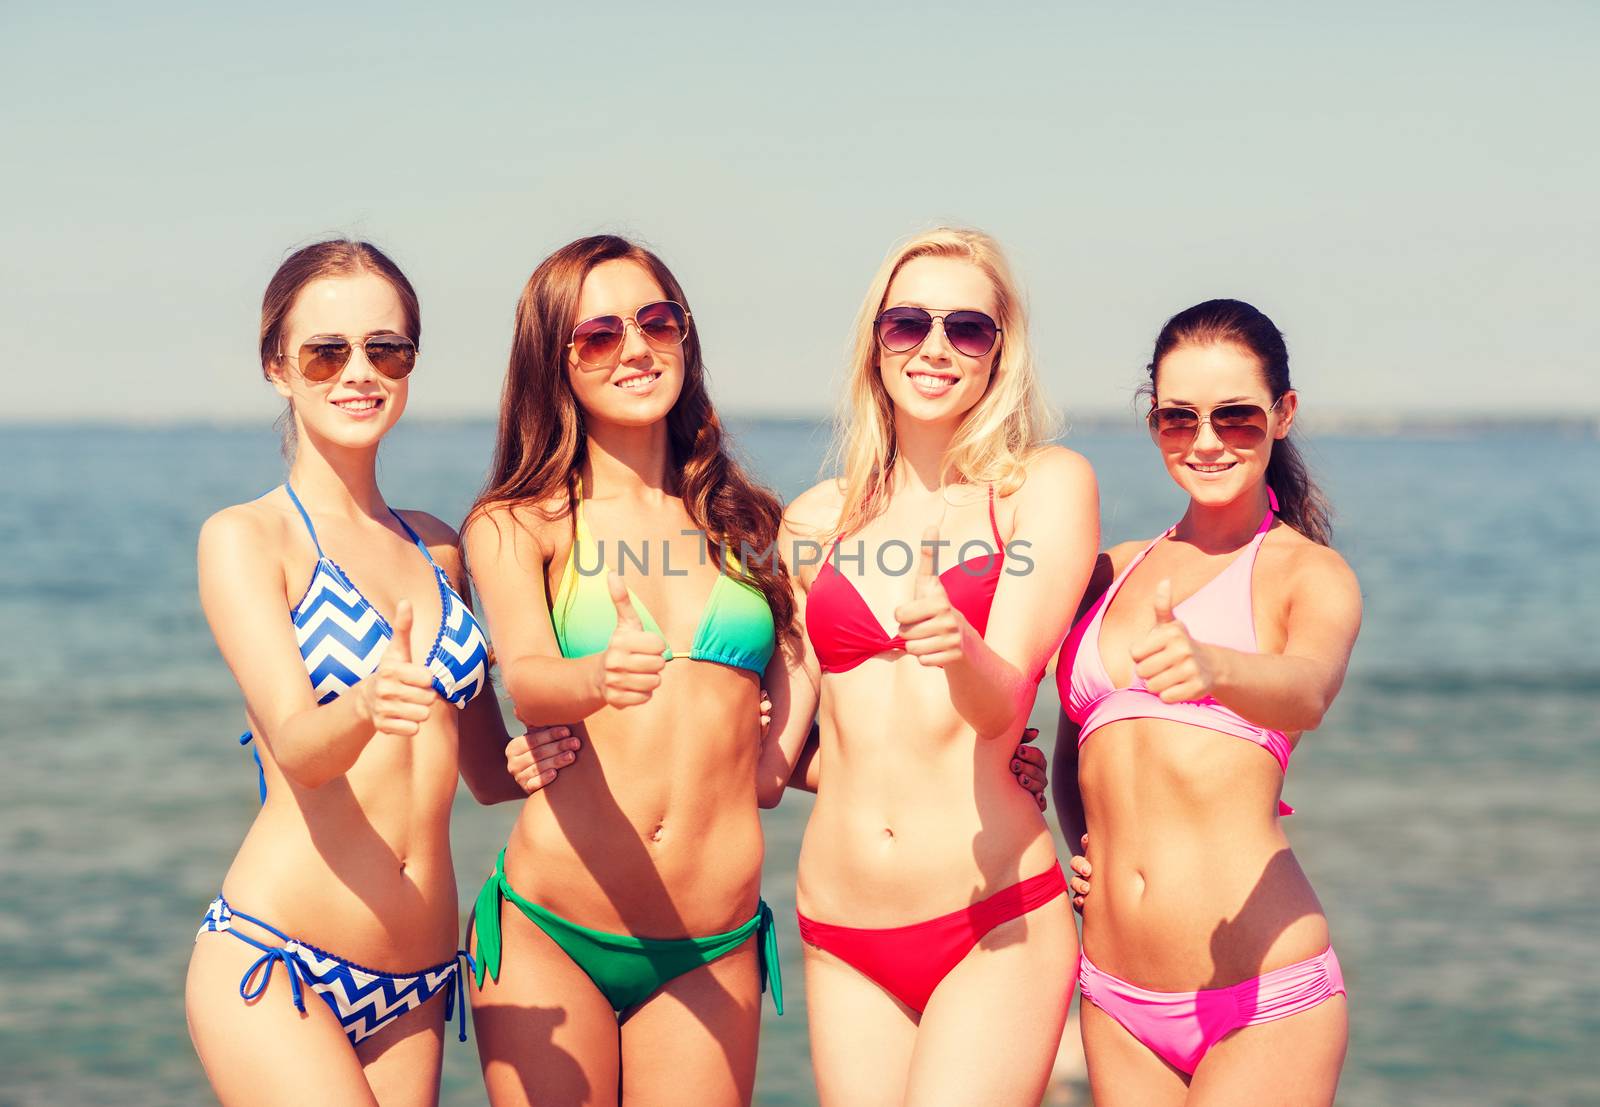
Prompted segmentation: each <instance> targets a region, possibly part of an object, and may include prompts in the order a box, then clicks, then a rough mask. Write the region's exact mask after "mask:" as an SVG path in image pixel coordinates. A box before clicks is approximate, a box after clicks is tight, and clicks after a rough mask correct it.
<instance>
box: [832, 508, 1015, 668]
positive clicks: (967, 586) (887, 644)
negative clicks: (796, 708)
mask: <svg viewBox="0 0 1600 1107" xmlns="http://www.w3.org/2000/svg"><path fill="white" fill-rule="evenodd" d="M989 527H990V529H992V530H993V531H994V543H995V548H994V549H993V550H991V551H990V552H989V553H987V554H983V555H980V556H978V557H973V558H968V559H967V560H966V561H963V562H961V563H960V564H959V565H953V566H951V567H950V568H948V569H946V570H945V571H944V572H942V573H940V574H939V583H940V584H942V585H944V590H945V594H946V595H948V596H949V597H950V605H951V606H952V607H954V608H955V609H956V610H957V611H959V612H961V614H962V615H964V616H965V617H966V620H967V622H968V623H970V624H972V629H973V630H976V631H977V632H978V633H979V634H980V635H982V634H983V633H984V632H985V631H986V630H987V629H988V627H989V609H990V608H991V607H992V606H994V590H995V588H996V587H997V586H998V585H999V583H1000V571H1001V568H1002V566H1004V564H1005V557H1006V553H1005V550H1006V544H1005V542H1004V541H1002V540H1001V538H1000V525H999V524H998V523H997V522H996V521H995V517H994V486H993V485H990V486H989ZM838 559H839V540H838V539H835V540H834V543H833V549H832V551H831V552H830V553H829V554H828V560H827V561H825V562H824V563H823V565H822V568H821V569H819V570H817V576H816V579H815V580H813V581H812V582H811V589H810V591H809V592H807V593H806V634H807V636H808V637H810V639H811V647H812V649H814V650H816V653H817V661H818V662H820V663H821V666H822V671H823V672H825V673H844V672H849V671H850V670H851V669H854V668H855V667H856V666H857V665H859V664H861V663H862V662H863V661H865V660H867V659H868V658H869V657H877V656H878V655H879V654H882V653H889V652H891V651H893V650H901V649H904V648H905V645H906V641H905V639H904V638H901V637H900V636H899V635H898V634H897V635H894V636H893V637H890V636H889V635H888V634H887V633H886V632H885V631H884V629H883V627H882V626H880V625H879V624H878V618H877V616H876V615H874V614H873V613H872V609H871V608H869V607H868V606H867V601H866V600H864V599H862V598H861V593H860V592H858V591H856V586H855V585H854V584H851V583H850V578H849V577H847V576H845V575H844V574H842V573H840V572H839V570H838V569H837V568H836V566H837V564H838Z"/></svg>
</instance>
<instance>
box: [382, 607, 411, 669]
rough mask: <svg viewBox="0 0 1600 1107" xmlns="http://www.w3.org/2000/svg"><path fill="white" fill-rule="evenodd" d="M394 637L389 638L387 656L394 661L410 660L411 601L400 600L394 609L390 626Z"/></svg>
mask: <svg viewBox="0 0 1600 1107" xmlns="http://www.w3.org/2000/svg"><path fill="white" fill-rule="evenodd" d="M390 629H391V630H393V631H394V637H393V638H391V639H390V640H389V650H388V656H389V657H391V658H393V659H394V660H396V661H404V662H407V663H409V662H410V661H411V601H410V600H401V601H400V603H399V605H398V606H397V607H396V608H395V609H394V623H393V624H392V625H391V627H390Z"/></svg>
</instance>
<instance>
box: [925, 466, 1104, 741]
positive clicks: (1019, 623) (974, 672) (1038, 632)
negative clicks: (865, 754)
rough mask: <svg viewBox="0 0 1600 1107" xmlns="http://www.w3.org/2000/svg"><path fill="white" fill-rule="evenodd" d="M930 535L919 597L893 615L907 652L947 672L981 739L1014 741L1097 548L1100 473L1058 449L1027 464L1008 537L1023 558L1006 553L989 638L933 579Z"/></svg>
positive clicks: (962, 709) (962, 708) (963, 714)
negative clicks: (958, 608)
mask: <svg viewBox="0 0 1600 1107" xmlns="http://www.w3.org/2000/svg"><path fill="white" fill-rule="evenodd" d="M930 538H932V539H937V535H924V537H923V542H924V545H923V558H924V563H923V566H922V567H921V569H920V570H919V578H918V585H917V588H918V596H917V597H916V598H914V599H913V600H912V601H911V603H909V604H903V605H902V606H901V607H900V608H899V609H898V610H896V612H895V617H896V618H897V619H899V620H900V623H901V626H900V633H901V634H902V635H903V636H905V638H906V652H907V653H911V654H914V655H915V656H917V657H918V659H919V660H920V661H921V662H922V663H923V664H924V665H937V666H938V667H941V668H943V669H944V671H945V676H946V679H947V680H948V681H949V684H950V698H951V702H952V703H953V704H954V705H955V708H956V710H957V711H958V712H959V713H960V715H961V717H962V718H964V719H965V720H966V721H967V722H968V723H969V724H970V725H971V726H972V728H973V729H974V730H975V731H977V733H978V735H979V736H980V737H983V738H996V737H1015V735H1016V733H1017V728H1018V724H1019V722H1020V721H1021V720H1022V719H1023V718H1025V717H1026V716H1027V713H1028V712H1029V710H1031V708H1032V707H1033V700H1034V695H1035V693H1036V692H1037V690H1038V681H1037V676H1038V674H1040V673H1042V672H1043V671H1044V668H1045V662H1046V660H1047V659H1048V657H1049V655H1050V653H1051V651H1052V650H1053V649H1055V648H1056V646H1058V645H1059V644H1060V642H1061V638H1062V628H1064V627H1065V626H1066V625H1067V620H1068V619H1069V618H1070V616H1071V614H1072V611H1073V609H1074V607H1075V606H1076V604H1077V601H1078V598H1079V597H1080V596H1082V595H1083V590H1084V585H1085V584H1087V583H1088V580H1089V573H1090V570H1091V569H1092V568H1093V566H1094V561H1095V552H1096V551H1097V550H1098V549H1099V548H1100V510H1099V494H1098V491H1097V490H1096V488H1095V480H1094V472H1093V470H1091V469H1090V468H1089V463H1088V462H1086V461H1085V460H1084V459H1083V458H1081V457H1079V456H1078V455H1077V454H1074V453H1072V452H1071V451H1069V450H1063V449H1059V448H1052V449H1050V450H1046V451H1043V452H1042V453H1041V454H1039V455H1038V456H1037V457H1035V458H1034V459H1033V460H1032V461H1031V462H1030V465H1029V473H1028V479H1027V480H1026V481H1025V482H1024V483H1023V486H1022V488H1021V489H1019V490H1018V492H1017V505H1016V510H1015V527H1014V529H1013V534H1012V537H1011V541H1010V546H1011V548H1012V549H1013V550H1016V551H1018V554H1019V556H1018V557H1017V558H1015V559H1013V558H1009V557H1008V558H1007V561H1006V568H1005V570H1004V571H1003V572H1002V574H1001V578H1000V584H999V586H998V588H997V589H996V590H995V598H994V605H993V607H992V608H991V609H990V613H989V625H988V631H987V633H986V634H985V635H982V636H980V635H979V634H978V633H977V631H976V630H975V629H974V628H973V627H972V625H971V624H970V623H968V622H967V621H966V619H965V617H963V616H962V615H961V613H960V612H959V611H956V610H955V609H954V608H953V607H952V606H951V605H950V603H949V599H948V597H946V596H945V595H944V589H943V586H942V585H940V584H939V582H938V579H937V577H935V576H933V575H932V568H933V566H932V563H931V559H930V555H929V552H928V543H929V540H930ZM1014 566H1015V567H1016V568H1014ZM1018 570H1025V571H1018Z"/></svg>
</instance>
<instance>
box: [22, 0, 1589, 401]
mask: <svg viewBox="0 0 1600 1107" xmlns="http://www.w3.org/2000/svg"><path fill="white" fill-rule="evenodd" d="M1597 41H1600V5H1594V4H1592V3H1586V2H1578V0H1572V2H1561V0H1528V2H1526V3H1519V4H1516V5H1510V4H1483V3H1478V2H1475V0H1472V2H1462V3H1413V2H1409V0H1399V2H1394V3H1373V2H1369V0H1352V2H1350V3H1345V4H1341V5H1327V4H1317V5H1311V4H1298V3H1283V2H1260V3H1257V2H1250V3H1229V2H1218V3H1210V4H1207V5H1204V6H1203V7H1202V6H1198V5H1193V4H1189V3H1177V2H1168V3H1161V4H1153V3H1127V4H1106V3H1096V4H1081V3H1053V4H1041V5H1025V4H1006V3H991V4H966V5H955V4H948V3H917V4H908V3H896V4H887V3H866V2H860V0H857V2H855V3H836V2H833V0H819V2H815V3H809V4H805V5H758V4H748V5H747V4H741V5H732V4H727V5H696V4H671V5H668V4H637V3H622V2H619V3H607V4H600V3H591V4H568V5H564V6H559V7H558V6H556V5H545V4H538V3H535V4H528V3H518V4H487V5H477V6H461V7H457V8H452V9H450V10H446V9H445V8H444V6H440V5H433V6H430V9H429V10H426V11H421V10H419V11H417V12H415V13H411V12H407V11H406V10H404V8H403V6H402V5H397V4H392V3H388V4H366V5H328V6H324V5H322V4H304V3H300V2H298V0H285V2H282V3H276V4H273V5H218V4H203V5H202V4H171V3H161V2H158V0H157V2H150V3H144V4H139V5H115V6H111V5H100V6H98V8H97V6H95V5H85V6H71V5H51V6H46V5H44V4H42V3H33V4H23V3H17V2H15V0H0V95H3V102H4V103H5V104H6V109H5V111H4V112H3V113H0V144H3V145H0V150H3V151H4V158H3V160H4V166H5V168H4V171H3V172H0V293H3V295H0V343H3V346H0V354H3V358H0V379H3V381H4V389H3V392H0V421H4V420H49V421H57V420H74V419H91V420H105V419H119V420H120V419H127V420H134V421H140V422H155V423H161V422H169V421H191V420H216V421H230V422H231V421H246V422H248V421H252V420H260V421H262V422H263V423H265V422H268V421H270V420H271V419H272V418H273V417H274V416H275V415H276V413H277V411H278V409H279V402H278V400H277V397H276V396H275V395H274V394H273V393H272V392H271V390H270V389H269V388H268V387H267V385H266V384H265V383H264V382H262V380H261V378H260V366H259V361H258V360H257V359H256V353H255V342H256V332H257V326H258V318H259V310H260V302H261V294H262V292H263V290H264V289H265V286H266V282H267V280H268V278H269V277H270V276H271V274H272V272H273V270H274V269H275V268H276V266H277V264H278V263H279V262H280V261H281V260H282V259H283V257H284V256H285V255H286V254H287V253H288V252H290V251H291V250H292V249H293V248H295V247H298V246H301V245H304V244H306V243H309V242H312V241H316V240H318V239H320V238H324V237H328V236H331V235H339V234H348V235H354V236H358V237H363V238H369V239H371V240H372V241H374V242H376V243H377V244H378V245H380V246H381V247H382V248H383V249H384V250H386V251H387V252H389V253H390V254H391V256H393V257H394V258H395V259H396V260H397V261H398V262H399V263H400V265H401V266H402V267H403V268H404V269H405V270H406V272H407V274H408V275H409V276H410V277H411V279H412V281H413V282H414V284H415V285H416V287H417V289H418V292H419V293H420V295H421V299H422V308H423V341H422V350H423V356H422V359H421V360H420V361H419V364H418V369H417V372H416V375H415V377H414V378H413V386H412V393H411V401H410V407H409V409H408V410H409V412H410V413H411V416H408V417H416V416H418V415H420V416H422V417H438V418H459V417H491V416H493V414H494V412H495V408H496V405H497V403H498V398H499V392H500V385H501V381H502V379H503V376H504V373H505V364H506V356H507V351H508V348H509V342H510V333H511V317H512V311H513V308H514V305H515V303H516V299H517V296H518V294H519V292H520V290H521V287H522V284H523V282H524V281H525V280H526V279H527V277H528V275H529V273H531V272H532V270H533V268H534V266H535V265H536V264H537V263H538V262H539V260H540V259H541V258H542V257H544V256H545V255H546V254H547V253H549V252H550V251H551V250H553V249H555V248H556V247H558V246H560V245H561V244H563V243H565V242H567V241H569V240H570V239H572V238H575V237H578V236H580V235H583V234H589V233H594V232H597V231H614V232H619V233H623V234H627V235H629V236H632V237H636V238H638V239H640V240H641V241H643V242H645V243H646V244H648V245H650V246H652V247H653V248H655V249H656V250H657V251H658V252H659V253H660V254H661V255H662V257H663V258H664V259H665V260H666V262H667V264H668V265H669V266H671V267H672V269H673V270H674V272H675V273H676V274H677V275H678V277H679V279H680V281H681V282H682V283H683V285H684V286H685V289H686V290H687V294H688V298H689V300H690V305H691V307H692V309H693V311H694V318H695V322H696V325H697V326H699V328H700V330H701V335H702V339H703V342H704V345H705V349H706V353H707V359H708V367H709V371H710V375H711V381H712V389H713V396H714V398H715V400H716V402H717V403H718V405H719V408H720V409H722V410H723V411H724V412H726V413H730V414H746V415H748V414H759V413H770V414H811V413H816V412H822V411H826V410H830V409H831V408H832V407H833V406H834V402H835V398H836V396H837V394H838V391H839V388H840V383H841V381H842V374H843V368H844V362H845V350H846V347H847V344H848V342H849V338H850V335H849V331H850V326H851V321H852V318H853V316H854V314H855V311H856V310H857V308H858V306H859V301H860V297H861V296H862V295H863V294H864V292H865V290H866V287H867V284H868V282H869V281H870V279H871V277H872V275H873V273H874V271H875V270H876V268H877V266H878V265H879V263H880V262H881V261H882V259H883V257H884V255H885V254H886V253H887V251H888V250H889V248H890V247H891V245H892V244H893V243H894V242H895V241H896V240H898V239H900V238H903V237H904V236H906V235H908V234H911V233H914V232H916V231H918V230H921V229H925V228H927V227H929V226H933V225H937V224H939V223H946V222H954V223H959V224H963V225H969V226H976V227H979V228H982V229H984V230H986V231H988V232H990V233H991V234H993V235H995V236H996V237H997V238H998V239H999V240H1000V242H1001V243H1002V244H1003V246H1004V247H1005V248H1006V250H1007V252H1008V254H1009V255H1010V257H1011V259H1012V262H1013V265H1014V267H1015V268H1016V270H1017V273H1018V275H1019V277H1020V278H1021V281H1022V284H1023V285H1024V288H1025V290H1026V293H1027V298H1028V301H1029V304H1030V305H1031V311H1032V323H1033V337H1034V343H1035V349H1036V351H1037V358H1038V365H1039V372H1040V375H1041V378H1042V380H1043V382H1044V385H1045V389H1046V392H1047V394H1048V396H1049V397H1050V399H1051V401H1052V402H1053V403H1054V404H1055V406H1056V407H1057V408H1059V409H1061V410H1062V411H1064V412H1065V413H1066V414H1067V415H1068V417H1069V418H1070V417H1071V416H1072V415H1073V414H1074V413H1080V414H1085V415H1090V414H1098V413H1106V412H1126V411H1129V410H1130V403H1131V396H1132V392H1133V389H1134V387H1135V386H1136V385H1137V384H1138V383H1139V380H1140V374H1141V367H1142V366H1143V364H1144V363H1145V362H1146V361H1147V360H1148V357H1149V349H1150V344H1151V342H1152V340H1153V338H1154V336H1155V334H1156V332H1157V331H1158V330H1159V329H1160V326H1161V324H1162V322H1163V321H1164V320H1165V319H1166V318H1167V317H1168V316H1170V315H1172V314H1173V313H1175V312H1176V311H1178V310H1180V309H1182V308H1184V307H1187V306H1189V305H1190V304H1193V303H1196V302H1198V301H1200V300H1203V299H1209V298H1211V297H1215V296H1234V297H1239V298H1242V299H1246V300H1249V301H1250V302H1252V303H1254V304H1256V305H1257V306H1258V307H1260V308H1262V309H1263V310H1264V311H1266V312H1267V313H1268V314H1269V315H1270V316H1271V317H1272V318H1273V319H1274V320H1276V322H1277V323H1278V325H1279V326H1280V327H1281V328H1282V329H1283V331H1284V332H1285V334H1286V335H1287V337H1288V340H1289V346H1290V351H1291V357H1292V363H1291V364H1292V371H1293V376H1294V383H1295V384H1296V385H1297V386H1298V388H1299V390H1300V392H1301V399H1302V410H1303V413H1304V414H1305V416H1306V417H1307V418H1308V419H1312V420H1314V418H1315V414H1316V413H1317V412H1318V411H1323V412H1330V413H1342V414H1353V415H1377V416H1389V415H1395V414H1405V415H1417V414H1421V415H1455V414H1491V415H1493V414H1513V415H1525V414H1526V415H1535V414H1546V413H1566V414H1573V413H1577V414H1581V415H1597V416H1600V389H1596V388H1594V387H1593V385H1592V382H1593V381H1594V379H1595V376H1596V369H1597V367H1600V365H1597V361H1600V359H1597V355H1596V349H1597V346H1600V343H1597V341H1596V340H1597V339H1600V322H1597V320H1600V310H1597V307H1596V294H1597V291H1600V204H1597V202H1596V198H1597V197H1600V143H1597V142H1596V141H1595V137H1594V136H1595V125H1594V119H1593V113H1594V108H1595V106H1596V105H1597V104H1600V66H1596V65H1594V64H1593V62H1594V49H1595V43H1596V42H1597Z"/></svg>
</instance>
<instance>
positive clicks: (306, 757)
mask: <svg viewBox="0 0 1600 1107" xmlns="http://www.w3.org/2000/svg"><path fill="white" fill-rule="evenodd" d="M374 733H375V731H374V729H373V725H372V720H371V718H369V717H368V716H367V714H366V712H365V711H364V710H363V708H362V703H361V696H360V694H359V692H358V691H357V690H355V689H352V690H351V691H350V692H349V693H347V694H345V695H343V696H340V697H339V698H338V699H336V700H333V701H332V702H331V703H325V704H320V705H318V706H316V707H313V708H311V709H310V710H309V711H302V712H300V713H299V714H296V715H291V716H290V717H289V718H287V719H285V720H283V721H282V722H281V723H278V724H277V725H276V726H273V727H271V728H270V729H269V730H268V731H267V733H266V734H265V735H264V736H260V735H258V737H264V739H265V741H266V742H267V744H268V746H269V748H270V749H271V750H272V757H273V760H275V761H276V762H277V763H278V768H279V769H281V770H282V771H283V775H284V776H286V777H288V778H289V779H290V780H292V781H293V782H294V783H296V784H298V785H300V786H301V787H303V788H320V787H322V786H323V785H324V784H327V783H328V782H329V781H331V780H337V779H338V778H339V777H341V776H343V775H344V774H345V773H347V772H349V771H350V768H351V766H353V765H354V764H355V763H356V759H357V758H358V757H360V756H361V751H362V750H364V749H366V748H367V743H368V742H370V741H372V738H373V735H374Z"/></svg>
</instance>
